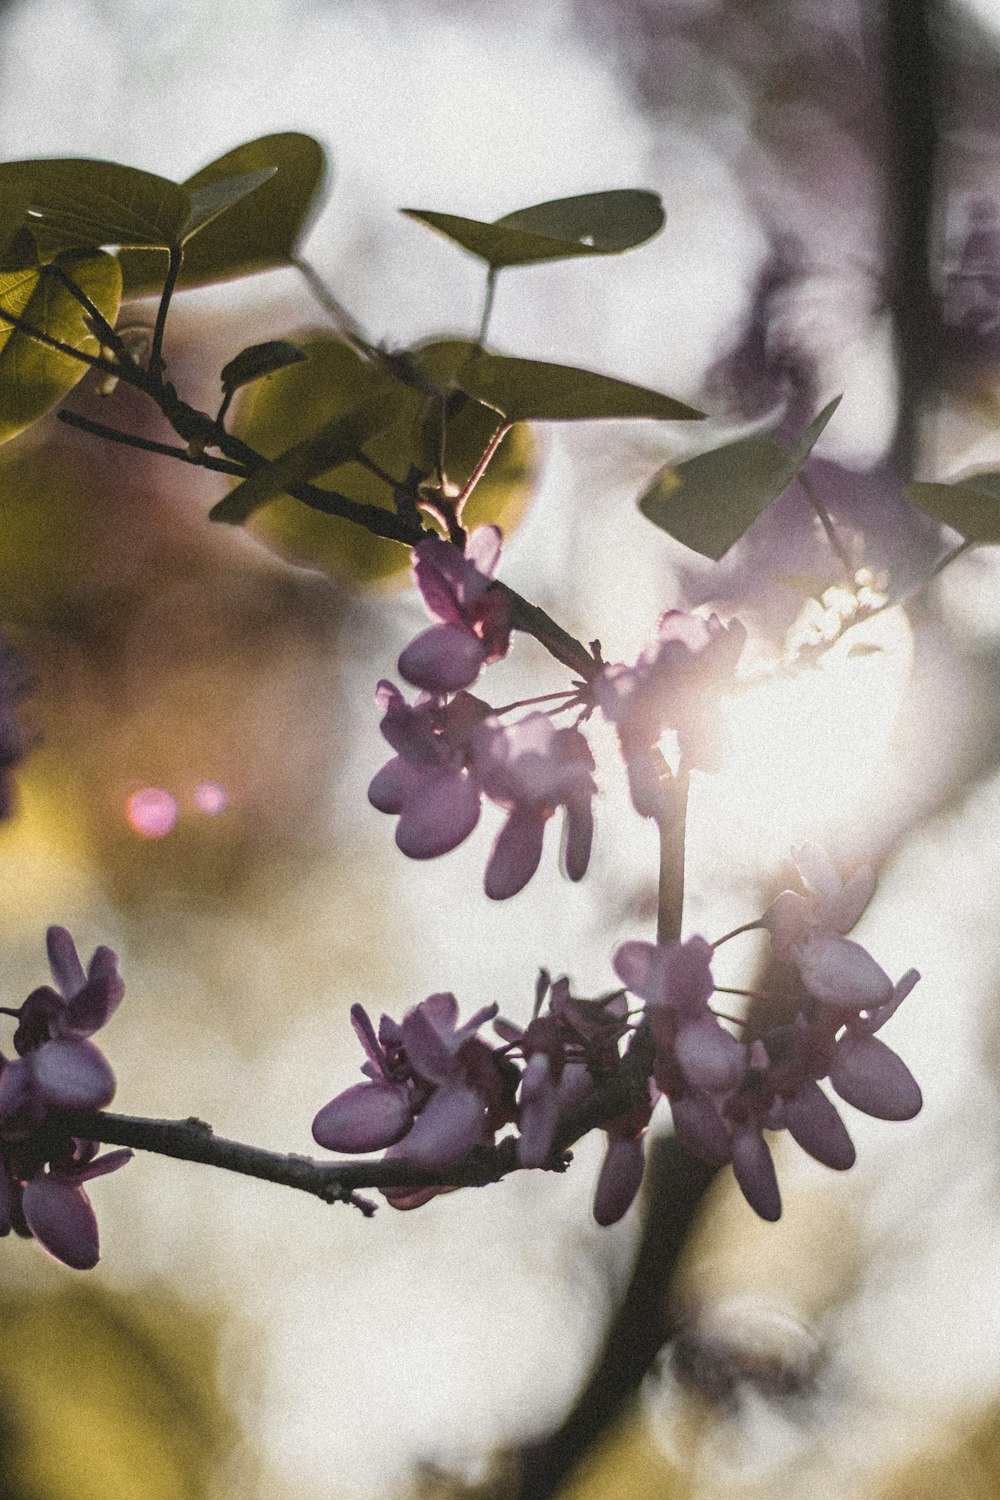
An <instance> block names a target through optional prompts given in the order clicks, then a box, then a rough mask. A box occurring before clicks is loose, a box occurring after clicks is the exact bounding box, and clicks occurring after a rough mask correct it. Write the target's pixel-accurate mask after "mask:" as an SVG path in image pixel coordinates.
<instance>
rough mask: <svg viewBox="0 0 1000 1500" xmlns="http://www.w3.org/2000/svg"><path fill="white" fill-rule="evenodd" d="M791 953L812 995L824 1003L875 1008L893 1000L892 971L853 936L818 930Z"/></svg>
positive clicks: (848, 1007)
mask: <svg viewBox="0 0 1000 1500" xmlns="http://www.w3.org/2000/svg"><path fill="white" fill-rule="evenodd" d="M791 956H792V958H793V959H794V960H795V963H796V965H797V966H798V970H799V973H800V974H801V976H802V983H803V984H804V985H805V987H806V989H807V990H808V991H809V993H810V995H812V996H814V998H815V999H817V1000H819V1001H821V1002H822V1004H824V1005H832V1006H835V1007H836V1008H837V1009H838V1010H854V1011H858V1010H874V1009H875V1008H876V1007H877V1006H879V1005H885V1004H886V1003H887V1002H888V1001H889V1000H891V999H892V993H893V984H892V980H891V979H890V978H889V976H888V974H887V973H886V972H885V970H884V969H883V968H882V967H881V966H880V965H879V964H877V963H876V962H875V960H874V959H873V958H872V956H871V954H870V953H869V952H868V951H867V949H865V948H862V946H861V944H860V943H855V942H854V941H853V940H852V939H851V938H845V937H837V936H834V935H833V934H830V933H823V932H817V933H814V934H813V935H812V936H811V937H808V938H806V939H805V941H804V942H801V943H796V944H795V946H794V949H793V952H792V955H791Z"/></svg>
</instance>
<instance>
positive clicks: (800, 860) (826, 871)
mask: <svg viewBox="0 0 1000 1500" xmlns="http://www.w3.org/2000/svg"><path fill="white" fill-rule="evenodd" d="M792 858H793V859H794V861H795V866H796V869H797V870H798V872H799V875H800V876H801V878H802V884H803V885H804V886H805V888H806V890H807V891H808V892H809V894H810V895H811V896H815V897H816V898H817V899H818V900H819V901H820V902H821V903H822V905H823V906H824V907H826V906H829V904H830V903H831V902H834V901H836V899H837V897H838V896H839V895H840V892H841V881H840V876H839V875H838V874H837V871H836V869H835V867H834V864H833V861H832V860H831V858H830V856H829V855H828V854H827V852H826V850H825V849H824V848H823V846H822V844H803V845H801V847H800V848H798V849H793V850H792Z"/></svg>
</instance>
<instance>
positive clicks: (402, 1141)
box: [313, 994, 517, 1207]
mask: <svg viewBox="0 0 1000 1500" xmlns="http://www.w3.org/2000/svg"><path fill="white" fill-rule="evenodd" d="M496 1013H497V1007H496V1005H488V1006H484V1007H483V1008H482V1009H481V1010H478V1011H477V1012H476V1013H475V1015H474V1016H472V1017H471V1019H470V1020H468V1021H466V1022H465V1024H464V1025H462V1026H459V1025H457V1024H456V1023H457V1021H458V1002H457V1001H456V999H455V997H454V995H451V994H436V995H430V996H429V997H428V998H427V999H426V1000H424V1001H422V1002H421V1003H420V1004H419V1005H417V1006H414V1008H413V1009H412V1010H410V1011H407V1013H406V1015H405V1016H404V1017H403V1020H402V1022H400V1023H397V1022H396V1021H393V1020H392V1019H391V1018H390V1017H389V1016H383V1017H382V1019H381V1021H380V1023H379V1029H378V1034H377V1035H376V1033H375V1029H374V1027H373V1026H372V1023H371V1021H370V1019H369V1017H368V1015H367V1013H366V1011H365V1010H364V1009H363V1007H362V1006H360V1005H354V1006H352V1007H351V1022H352V1024H353V1026H354V1029H355V1031H356V1032H357V1035H358V1038H359V1039H360V1041H361V1044H362V1046H363V1047H364V1050H365V1053H366V1054H367V1062H365V1063H364V1064H363V1065H362V1072H363V1073H365V1074H366V1075H367V1078H368V1082H366V1083H358V1084H354V1085H353V1086H352V1087H351V1088H348V1089H345V1090H344V1092H343V1093H341V1094H338V1095H337V1096H336V1098H334V1099H332V1100H331V1101H330V1103H329V1104H326V1105H324V1106H323V1108H322V1109H321V1110H320V1111H319V1113H318V1114H317V1115H316V1118H315V1119H314V1120H313V1136H314V1138H315V1139H316V1141H318V1143H319V1144H320V1145H321V1146H325V1147H326V1148H327V1150H330V1151H346V1152H352V1153H353V1152H356V1151H378V1150H382V1149H384V1148H389V1155H390V1156H392V1157H395V1158H402V1159H404V1160H406V1161H408V1162H411V1163H412V1164H413V1165H414V1166H418V1167H426V1168H428V1169H430V1170H434V1171H436V1170H439V1169H441V1168H444V1167H448V1166H451V1165H453V1164H454V1163H455V1162H457V1161H460V1160H461V1159H462V1157H464V1156H466V1155H468V1153H469V1151H471V1150H472V1149H473V1147H475V1146H484V1145H489V1144H492V1142H493V1139H494V1136H495V1134H496V1132H497V1130H498V1129H499V1128H500V1126H501V1125H503V1124H505V1123H506V1122H507V1121H508V1120H510V1119H512V1118H513V1115H514V1108H513V1097H514V1088H515V1086H516V1081H517V1080H516V1069H514V1068H513V1065H512V1064H509V1063H508V1062H507V1060H506V1059H505V1058H503V1057H502V1056H499V1055H498V1054H497V1053H496V1052H494V1050H493V1049H492V1048H491V1047H489V1046H487V1044H486V1043H485V1042H483V1041H481V1040H480V1039H479V1037H478V1036H477V1035H476V1032H477V1031H478V1030H479V1027H480V1026H481V1025H482V1024H483V1022H484V1021H488V1020H491V1019H492V1018H493V1016H495V1015H496ZM419 1191H420V1193H421V1194H423V1193H425V1192H427V1190H425V1189H420V1190H419ZM435 1191H437V1189H432V1190H430V1191H429V1192H427V1196H433V1192H435ZM410 1195H411V1190H409V1189H407V1190H406V1192H405V1193H404V1194H403V1195H401V1196H402V1197H409V1196H410ZM387 1196H388V1195H387ZM390 1201H394V1200H393V1199H392V1198H390ZM420 1201H421V1202H424V1201H426V1197H421V1200H420ZM398 1206H403V1207H414V1206H416V1205H415V1204H412V1203H408V1202H405V1203H404V1202H402V1201H401V1202H400V1204H399V1205H398Z"/></svg>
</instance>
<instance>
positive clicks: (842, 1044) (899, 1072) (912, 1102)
mask: <svg viewBox="0 0 1000 1500" xmlns="http://www.w3.org/2000/svg"><path fill="white" fill-rule="evenodd" d="M830 1082H831V1083H832V1084H833V1086H834V1088H835V1089H836V1090H837V1093H838V1094H839V1095H840V1097H841V1099H846V1100H847V1103H848V1104H853V1105H854V1107H855V1109H860V1110H863V1112H864V1113H865V1114H866V1115H873V1116H874V1118H875V1119H876V1120H912V1119H913V1116H914V1115H916V1114H919V1113H920V1108H921V1105H922V1104H923V1102H924V1101H923V1096H922V1095H921V1093H920V1085H919V1084H918V1083H917V1080H916V1079H915V1078H914V1076H913V1074H912V1073H911V1072H910V1070H909V1068H908V1067H907V1066H906V1064H905V1063H904V1061H903V1059H902V1058H901V1057H897V1056H896V1054H895V1052H893V1051H892V1049H891V1048H890V1047H887V1046H886V1045H885V1043H884V1042H880V1041H879V1039H878V1037H875V1036H855V1035H852V1033H851V1032H848V1033H847V1035H846V1036H843V1037H841V1039H840V1041H839V1042H838V1043H837V1048H836V1051H835V1052H834V1055H833V1063H832V1064H831V1067H830Z"/></svg>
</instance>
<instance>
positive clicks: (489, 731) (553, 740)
mask: <svg viewBox="0 0 1000 1500" xmlns="http://www.w3.org/2000/svg"><path fill="white" fill-rule="evenodd" d="M475 767H476V773H477V775H478V777H479V782H480V785H481V786H482V789H483V791H484V792H485V793H486V795H487V796H488V797H489V798H490V799H491V800H492V801H493V802H496V803H498V804H499V805H500V806H501V807H503V808H506V810H507V812H508V818H507V821H506V823H505V824H504V826H503V828H502V829H501V830H500V833H499V834H498V836H497V839H496V842H495V844H494V846H493V852H492V854H491V855H490V858H489V861H488V863H487V866H486V879H485V889H486V894H487V896H490V897H491V898H492V899H493V900H495V901H502V900H504V899H505V898H506V897H508V896H514V895H516V894H517V892H518V891H520V890H523V888H524V887H525V886H526V885H527V883H528V881H529V880H530V879H531V877H532V875H534V873H535V871H536V870H537V868H538V865H539V861H540V860H541V857H542V841H543V838H544V835H545V825H546V823H547V822H548V820H549V818H551V817H552V816H553V814H554V813H555V811H556V808H558V807H564V808H565V809H566V823H565V828H566V838H565V846H564V851H565V852H564V862H565V868H566V873H567V875H568V876H569V878H570V879H571V880H581V879H582V878H583V876H584V874H585V873H586V870H587V865H588V862H589V860H590V847H591V843H592V840H593V833H594V816H593V811H592V808H591V803H592V799H593V797H594V794H595V793H596V791H597V784H596V782H595V781H594V777H593V771H594V757H593V756H592V754H591V752H590V746H589V745H588V744H587V741H586V740H585V739H584V737H583V735H582V734H581V733H580V731H579V730H578V729H573V728H565V729H556V728H555V726H554V725H553V723H552V720H551V719H550V718H549V717H548V716H547V715H546V714H541V713H532V714H528V715H527V717H526V718H524V719H522V720H521V721H520V722H519V723H517V724H512V725H511V726H510V727H509V728H507V727H505V726H503V725H501V724H500V723H498V722H497V721H496V720H495V719H488V720H486V721H485V722H484V723H483V724H482V725H481V726H480V727H479V729H478V731H477V733H476V739H475Z"/></svg>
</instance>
